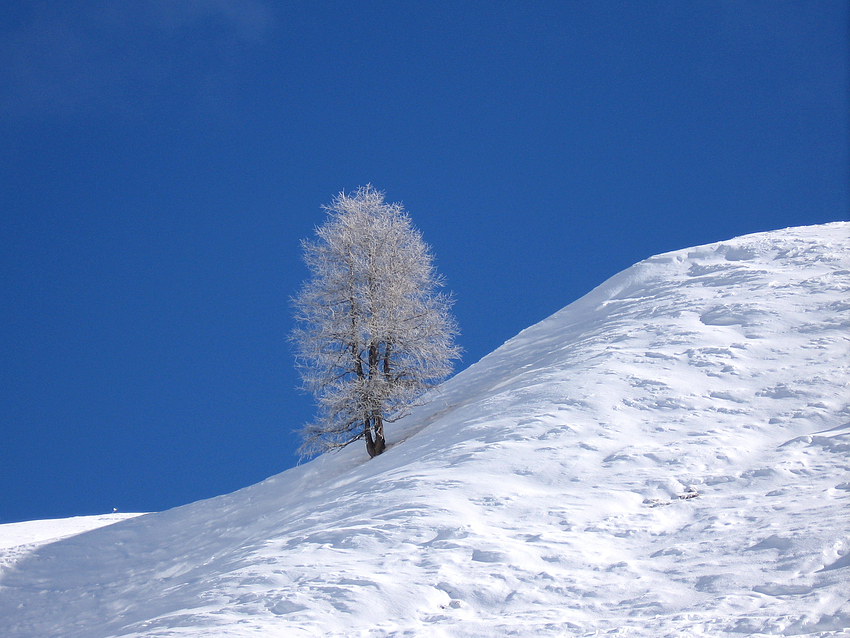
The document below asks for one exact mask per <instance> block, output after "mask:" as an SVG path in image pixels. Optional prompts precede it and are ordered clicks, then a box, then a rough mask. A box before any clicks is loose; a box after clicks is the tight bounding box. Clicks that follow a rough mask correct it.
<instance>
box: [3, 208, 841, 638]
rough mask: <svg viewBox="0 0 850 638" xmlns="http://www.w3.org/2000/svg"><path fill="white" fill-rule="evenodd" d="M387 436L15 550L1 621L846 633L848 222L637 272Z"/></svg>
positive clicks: (657, 261)
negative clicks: (189, 500)
mask: <svg viewBox="0 0 850 638" xmlns="http://www.w3.org/2000/svg"><path fill="white" fill-rule="evenodd" d="M293 425H295V424H293ZM389 440H390V442H391V444H392V446H391V447H390V449H388V451H387V452H386V453H384V454H383V455H381V456H379V457H377V458H375V459H373V460H371V461H368V460H367V457H366V452H365V450H363V449H362V446H359V445H358V446H353V447H350V448H348V449H345V450H343V451H342V452H341V453H338V454H331V455H327V456H325V457H322V458H319V459H317V460H315V461H313V462H311V463H306V464H304V465H302V466H300V467H297V468H294V469H292V470H289V471H287V472H284V473H283V474H280V475H278V476H275V477H273V478H271V479H269V480H267V481H265V482H263V483H260V484H257V485H254V486H252V487H249V488H246V489H244V490H241V491H239V492H235V493H233V494H229V495H225V496H221V497H218V498H215V499H211V500H208V501H202V502H198V503H194V504H191V505H187V506H185V507H181V508H177V509H174V510H170V511H167V512H162V513H159V514H150V515H145V516H141V517H138V518H134V519H131V520H127V521H123V522H120V523H117V524H115V525H111V526H109V527H104V528H101V529H98V530H94V531H91V532H88V533H85V534H81V535H78V536H74V537H72V538H69V539H65V540H62V541H60V542H57V543H54V544H51V545H46V546H43V547H41V548H39V549H36V550H35V551H34V552H32V553H31V554H30V555H28V556H25V557H21V558H20V559H19V560H17V562H16V563H15V564H14V566H13V567H7V568H6V570H5V571H4V572H3V573H2V575H0V636H4V637H9V638H11V637H16V636H26V637H32V638H43V637H45V636H62V637H65V638H73V637H80V638H82V637H85V638H99V637H106V636H163V637H164V636H171V637H188V636H197V637H200V636H231V637H236V636H240V637H249V636H251V637H256V636H264V637H269V636H280V637H287V638H290V637H297V636H372V637H380V636H402V635H403V636H423V637H424V636H429V637H431V636H505V635H518V636H538V635H543V636H547V635H551V636H596V635H599V634H602V633H606V634H608V633H610V634H611V635H621V636H652V637H656V636H712V637H717V636H741V635H816V636H839V635H841V636H844V635H848V632H850V223H834V224H829V225H825V226H818V227H807V228H792V229H787V230H781V231H776V232H771V233H763V234H757V235H750V236H746V237H741V238H737V239H734V240H731V241H727V242H723V243H719V244H712V245H708V246H702V247H698V248H692V249H688V250H682V251H677V252H672V253H667V254H665V255H660V256H657V257H653V258H651V259H648V260H646V261H644V262H641V263H639V264H637V265H635V266H633V267H632V268H629V269H628V270H626V271H624V272H622V273H621V274H619V275H617V276H615V277H613V278H612V279H610V280H609V281H607V282H605V283H604V284H603V285H601V286H599V287H598V288H597V289H595V290H594V291H592V292H591V293H590V294H588V295H587V296H585V297H583V298H582V299H580V300H579V301H577V302H575V303H573V304H571V305H570V306H568V307H567V308H565V309H563V310H562V311H560V312H558V313H556V314H555V315H553V316H552V317H550V318H548V319H546V320H545V321H542V322H541V323H539V324H537V325H535V326H533V327H531V328H529V329H527V330H525V331H523V332H522V333H521V334H520V335H518V336H517V337H516V338H514V339H512V340H511V341H509V342H508V343H506V344H505V345H504V346H503V347H501V348H499V349H498V350H496V351H495V352H494V353H492V354H491V355H489V356H487V357H485V358H484V359H483V360H482V361H480V362H479V363H477V364H475V365H473V366H472V367H470V368H469V369H467V370H466V371H464V372H463V373H461V374H459V375H457V376H456V377H455V378H454V379H452V380H451V381H450V382H448V383H447V384H446V385H445V387H444V389H443V390H442V392H441V393H440V394H439V395H438V396H437V397H436V398H435V400H434V401H433V402H432V403H431V404H429V405H427V406H423V407H422V408H420V409H418V410H417V411H415V412H414V413H413V414H411V415H410V416H409V417H408V418H406V419H405V420H404V421H403V422H401V423H398V424H396V425H395V427H393V428H392V429H391V430H390V431H389Z"/></svg>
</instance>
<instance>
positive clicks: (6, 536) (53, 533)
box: [0, 512, 141, 575]
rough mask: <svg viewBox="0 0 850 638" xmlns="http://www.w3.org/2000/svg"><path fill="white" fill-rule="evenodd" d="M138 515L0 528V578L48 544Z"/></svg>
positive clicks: (13, 525) (35, 523)
mask: <svg viewBox="0 0 850 638" xmlns="http://www.w3.org/2000/svg"><path fill="white" fill-rule="evenodd" d="M136 516H141V514H125V513H118V512H113V513H112V514H101V515H97V516H73V517H71V518H55V519H50V520H43V521H24V522H22V523H6V524H4V525H0V575H2V573H3V572H4V571H7V570H9V569H10V568H11V567H12V566H13V565H14V564H15V563H17V562H18V561H19V560H20V559H21V558H23V557H24V556H26V555H27V554H30V553H32V552H33V551H35V550H36V549H38V548H39V547H41V546H43V545H47V544H49V543H55V542H56V541H59V540H62V539H63V538H70V537H71V536H76V535H77V534H82V533H83V532H88V531H90V530H93V529H97V528H99V527H103V526H105V525H112V524H113V523H117V522H119V521H123V520H126V519H128V518H134V517H136Z"/></svg>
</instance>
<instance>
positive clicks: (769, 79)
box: [0, 0, 850, 522]
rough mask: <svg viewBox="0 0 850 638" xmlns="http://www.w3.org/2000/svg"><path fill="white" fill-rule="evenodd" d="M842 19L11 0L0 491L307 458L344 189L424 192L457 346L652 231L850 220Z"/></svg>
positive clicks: (91, 495) (3, 81) (583, 286)
mask: <svg viewBox="0 0 850 638" xmlns="http://www.w3.org/2000/svg"><path fill="white" fill-rule="evenodd" d="M848 33H850V29H848V7H847V3H846V2H843V1H828V0H823V1H819V2H785V1H775V0H770V1H752V2H737V1H736V2H731V1H730V2H726V1H716V2H682V1H681V0H670V1H652V0H650V1H641V2H542V3H527V2H519V1H494V2H487V3H483V2H482V3H478V2H457V1H452V2H440V1H435V2H429V3H398V2H369V3H358V2H348V3H336V2H324V3H308V2H281V3H278V2H263V1H262V0H233V1H230V2H228V1H225V0H191V1H189V0H187V1H186V2H174V1H172V0H148V1H140V2H130V1H124V2H118V1H115V0H111V1H105V0H94V1H91V2H86V3H43V2H11V3H7V5H6V8H4V12H3V15H2V17H0V85H2V86H3V87H4V89H3V91H2V93H0V145H2V148H3V153H2V155H1V156H0V268H2V280H0V286H2V288H0V303H2V315H1V316H2V331H0V357H2V359H0V364H2V371H0V379H2V382H1V383H0V442H2V445H0V493H2V496H0V522H10V521H15V520H24V519H31V518H45V517H59V516H69V515H76V514H92V513H100V512H105V511H111V510H112V508H113V507H115V508H118V509H119V510H121V511H152V510H162V509H166V508H169V507H173V506H176V505H180V504H184V503H187V502H191V501H194V500H197V499H200V498H206V497H210V496H214V495H216V494H220V493H224V492H228V491H232V490H234V489H237V488H239V487H243V486H246V485H249V484H251V483H254V482H256V481H259V480H262V479H263V478H265V477H267V476H270V475H272V474H275V473H277V472H279V471H282V470H284V469H286V468H288V467H290V466H292V465H293V464H294V463H295V462H296V461H297V459H296V457H295V456H294V453H293V452H294V449H295V447H297V441H296V440H295V438H294V435H293V431H294V430H295V429H297V428H298V427H299V426H300V425H301V424H302V423H303V422H304V421H306V420H308V419H310V418H311V416H312V414H313V405H312V401H311V399H310V397H308V396H305V395H303V394H301V393H300V392H298V391H297V389H296V386H297V384H298V379H297V377H296V375H295V372H294V370H293V366H292V354H291V349H290V346H289V345H288V343H287V341H286V335H287V333H288V332H289V330H290V328H291V325H292V322H291V308H290V305H289V298H290V297H291V296H292V295H293V294H294V293H295V292H296V290H297V289H298V287H299V285H300V282H301V281H302V280H303V279H304V278H305V277H306V275H307V273H306V270H305V268H304V267H303V265H302V264H301V262H300V249H299V241H300V240H301V239H302V238H304V237H307V236H309V235H311V233H312V231H313V228H314V227H315V226H316V225H318V224H320V223H321V222H322V221H323V218H324V213H323V212H322V210H321V206H322V205H323V204H327V203H329V202H330V201H331V199H332V198H333V196H334V195H335V194H337V193H338V192H339V191H341V190H346V191H348V190H352V189H354V188H356V187H357V186H359V185H362V184H366V183H372V184H373V185H375V187H377V188H379V189H381V190H384V191H386V194H387V199H388V200H390V201H402V202H403V203H404V205H405V207H406V208H407V210H408V211H409V213H410V214H411V217H412V218H413V221H414V223H415V224H416V225H417V226H418V227H419V228H420V229H421V230H422V232H423V234H424V236H425V239H426V240H427V241H428V242H429V243H430V244H431V246H432V247H433V250H434V253H435V255H436V259H437V266H438V269H439V271H440V272H441V273H442V274H443V275H444V276H445V277H446V279H447V281H448V288H449V289H450V290H451V291H453V293H454V294H455V296H456V298H457V303H456V306H455V314H456V316H457V319H458V322H459V324H460V327H461V331H462V334H461V338H460V341H461V345H462V346H463V347H464V349H465V355H464V360H463V362H462V363H461V365H460V368H463V367H465V366H468V365H470V364H472V363H474V362H475V361H477V360H478V359H479V358H481V357H482V356H484V355H485V354H487V353H488V352H490V351H492V350H493V349H494V348H496V347H498V346H499V345H500V344H501V343H503V342H504V341H505V340H507V339H509V338H510V337H512V336H514V335H515V334H516V333H517V332H519V331H520V330H522V329H523V328H525V327H527V326H529V325H531V324H533V323H535V322H537V321H539V320H541V319H543V318H545V317H546V316H548V315H549V314H551V313H552V312H554V311H556V310H558V309H560V308H561V307H563V306H565V305H566V304H568V303H569V302H571V301H573V300H575V299H577V298H578V297H580V296H581V295H583V294H584V293H586V292H588V291H589V290H590V289H592V288H593V287H594V286H596V285H598V284H599V283H601V282H602V281H603V280H605V279H606V278H607V277H609V276H611V275H613V274H615V273H616V272H618V271H620V270H622V269H623V268H625V267H627V266H629V265H631V264H632V263H634V262H636V261H639V260H641V259H643V258H646V257H648V256H650V255H652V254H655V253H659V252H663V251H668V250H674V249H677V248H683V247H686V246H690V245H696V244H700V243H706V242H712V241H718V240H723V239H728V238H730V237H733V236H736V235H740V234H744V233H750V232H756V231H763V230H771V229H775V228H781V227H786V226H792V225H805V224H815V223H823V222H828V221H835V220H846V219H848V208H850V195H848V191H850V187H849V186H848V182H850V161H848V115H847V113H848V95H850V83H848ZM364 454H365V452H364Z"/></svg>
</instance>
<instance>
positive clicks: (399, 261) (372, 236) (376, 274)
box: [292, 185, 460, 457]
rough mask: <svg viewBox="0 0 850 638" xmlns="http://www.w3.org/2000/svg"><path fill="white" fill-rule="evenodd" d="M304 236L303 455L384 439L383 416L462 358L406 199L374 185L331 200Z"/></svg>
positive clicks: (300, 340) (300, 330)
mask: <svg viewBox="0 0 850 638" xmlns="http://www.w3.org/2000/svg"><path fill="white" fill-rule="evenodd" d="M325 210H327V212H328V219H327V221H326V222H325V223H324V224H323V225H322V226H320V227H319V228H317V229H316V235H317V237H316V239H314V240H312V241H311V240H304V241H303V242H302V247H303V249H304V261H305V262H306V264H307V267H308V268H309V270H310V274H311V276H310V278H309V279H308V280H307V281H306V282H305V283H304V285H303V287H302V289H301V291H300V293H299V294H298V295H297V296H296V297H295V298H294V299H293V305H294V306H295V319H296V327H295V329H294V330H293V334H292V337H293V341H294V343H295V346H296V364H297V365H298V367H299V369H300V372H301V377H302V379H303V382H304V388H305V389H307V390H309V391H310V392H312V393H313V394H314V395H315V397H316V400H317V403H318V408H319V414H318V418H317V419H316V421H315V422H313V423H311V424H308V425H306V426H305V427H304V428H303V430H302V438H303V443H302V445H301V448H300V451H301V453H302V454H305V455H312V454H317V453H321V452H324V451H326V450H329V449H333V448H337V447H343V446H346V445H348V444H349V443H352V442H354V441H357V440H359V439H361V438H362V439H365V441H366V450H367V451H368V453H369V456H372V457H373V456H376V455H378V454H380V453H381V452H383V451H384V448H385V447H386V443H385V438H384V423H385V422H391V421H394V420H396V419H398V418H400V417H401V416H403V415H405V414H406V413H407V412H408V411H409V408H410V407H411V406H412V405H414V404H415V402H416V400H417V399H418V398H419V397H421V396H422V394H423V393H424V392H425V391H426V390H427V389H428V388H430V387H433V386H434V385H436V384H437V383H439V382H440V381H441V380H443V379H444V378H445V377H446V376H448V374H449V373H450V372H451V369H452V360H454V359H457V358H458V357H459V352H460V350H459V348H458V346H457V345H456V344H455V337H456V336H457V327H456V324H455V321H454V319H453V317H452V316H451V314H450V309H451V305H452V299H451V297H450V296H448V295H445V294H443V293H440V292H439V289H440V288H441V287H442V285H443V282H442V279H441V278H440V277H439V276H437V274H436V271H435V269H434V266H433V256H432V255H431V251H430V249H429V247H428V246H427V245H426V244H425V242H424V241H423V240H422V235H421V233H420V232H419V231H418V230H416V229H415V228H414V227H413V225H412V223H411V221H410V218H409V217H408V215H407V213H406V212H405V211H404V208H403V207H402V206H401V204H388V203H386V202H385V201H384V193H382V192H380V191H377V190H375V189H374V188H373V187H372V186H371V185H367V186H362V187H360V188H358V189H357V190H356V191H355V192H354V193H351V194H348V195H346V194H345V193H344V192H343V193H340V194H339V195H338V196H337V197H336V199H334V201H333V202H332V203H331V205H330V206H326V207H325Z"/></svg>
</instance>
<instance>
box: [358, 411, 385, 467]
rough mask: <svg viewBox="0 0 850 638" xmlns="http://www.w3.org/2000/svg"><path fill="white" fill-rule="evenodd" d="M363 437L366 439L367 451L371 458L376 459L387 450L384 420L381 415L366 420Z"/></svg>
mask: <svg viewBox="0 0 850 638" xmlns="http://www.w3.org/2000/svg"><path fill="white" fill-rule="evenodd" d="M363 435H364V437H365V439H366V451H367V452H368V453H369V458H374V457H376V456H378V455H379V454H380V453H381V452H383V451H384V450H385V449H387V443H386V441H385V440H384V420H383V419H382V418H381V415H380V414H378V415H374V416H372V418H369V419H364V421H363Z"/></svg>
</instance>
